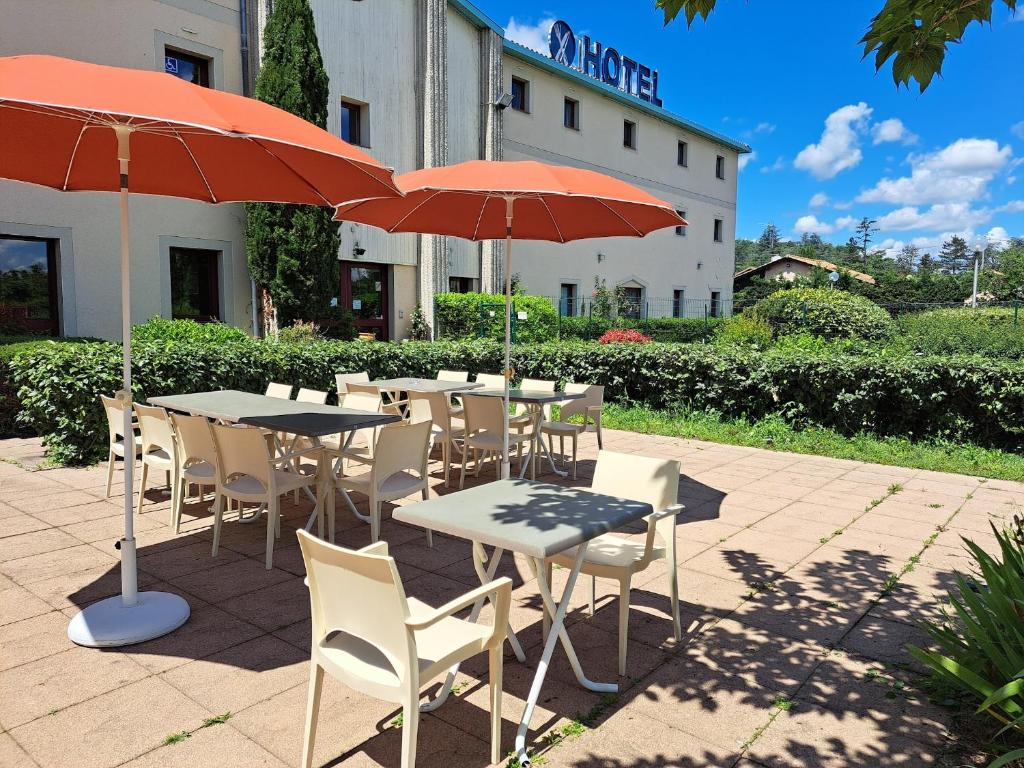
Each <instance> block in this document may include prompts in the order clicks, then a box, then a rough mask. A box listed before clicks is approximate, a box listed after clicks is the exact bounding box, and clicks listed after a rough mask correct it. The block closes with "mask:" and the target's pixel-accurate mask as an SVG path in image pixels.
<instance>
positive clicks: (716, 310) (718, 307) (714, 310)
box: [711, 291, 722, 317]
mask: <svg viewBox="0 0 1024 768" xmlns="http://www.w3.org/2000/svg"><path fill="white" fill-rule="evenodd" d="M711 316H712V317H721V316H722V293H721V292H720V291H712V292H711Z"/></svg>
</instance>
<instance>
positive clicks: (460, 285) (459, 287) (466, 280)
mask: <svg viewBox="0 0 1024 768" xmlns="http://www.w3.org/2000/svg"><path fill="white" fill-rule="evenodd" d="M448 291H449V292H450V293H472V292H473V278H472V277H449V278H448Z"/></svg>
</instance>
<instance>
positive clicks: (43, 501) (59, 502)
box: [7, 485, 111, 524]
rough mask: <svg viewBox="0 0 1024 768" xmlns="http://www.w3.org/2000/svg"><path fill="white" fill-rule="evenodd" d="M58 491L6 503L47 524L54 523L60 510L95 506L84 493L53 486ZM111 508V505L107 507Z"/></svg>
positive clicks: (93, 500)
mask: <svg viewBox="0 0 1024 768" xmlns="http://www.w3.org/2000/svg"><path fill="white" fill-rule="evenodd" d="M55 487H56V488H58V489H59V490H57V492H56V493H39V492H37V491H32V492H30V493H27V494H25V495H23V496H14V497H13V498H8V499H7V503H8V504H10V505H11V506H12V507H17V508H18V509H20V510H21V511H22V512H27V513H29V514H30V515H35V516H36V517H38V518H40V519H41V520H45V521H46V522H48V523H54V524H56V523H55V520H56V517H55V516H56V514H57V513H58V512H60V511H61V510H65V509H72V508H74V507H80V506H83V505H85V506H93V505H95V504H96V497H95V496H93V495H92V494H89V493H85V492H84V491H69V490H68V489H67V487H66V486H63V485H60V486H55ZM107 506H111V505H109V504H108V505H107Z"/></svg>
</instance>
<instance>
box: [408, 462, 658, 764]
mask: <svg viewBox="0 0 1024 768" xmlns="http://www.w3.org/2000/svg"><path fill="white" fill-rule="evenodd" d="M652 512H653V509H652V508H651V505H650V504H644V503H641V502H638V501H631V500H628V499H620V498H616V497H614V496H605V495H604V494H599V493H593V492H591V491H588V490H586V489H583V488H563V487H562V486H558V485H548V484H545V483H536V482H531V481H529V480H514V479H513V480H498V481H496V482H493V483H486V484H484V485H479V486H476V487H474V488H470V489H467V490H465V491H459V492H458V493H450V494H447V495H445V496H440V497H438V498H434V499H430V500H429V501H420V502H415V503H413V504H407V505H404V506H402V507H399V508H398V509H396V510H395V511H394V513H393V518H394V519H395V520H398V521H399V522H402V523H406V524H408V525H416V526H420V527H423V528H429V529H432V530H434V531H439V532H441V533H447V534H449V535H451V536H457V537H459V538H463V539H468V540H470V541H472V542H473V562H474V567H475V568H476V572H477V576H478V577H479V578H480V581H481V583H486V582H487V581H490V580H491V579H492V578H493V577H494V574H495V573H496V572H497V569H498V563H499V562H500V560H501V557H502V555H503V554H504V553H505V551H506V550H507V551H510V552H518V553H520V554H522V555H524V556H525V557H526V558H527V562H528V563H529V566H530V570H531V571H532V572H533V574H534V576H535V577H536V579H537V588H538V590H539V591H540V594H541V598H542V601H543V605H544V610H545V611H546V612H547V613H548V615H549V616H550V617H551V621H552V623H551V630H550V632H549V634H548V637H547V640H546V642H545V643H544V650H543V652H542V654H541V659H540V663H539V664H538V665H537V673H536V675H535V676H534V679H533V683H532V684H531V686H530V693H529V696H528V697H527V700H526V709H525V710H524V711H523V717H522V720H521V721H520V722H519V729H518V731H517V732H516V744H515V748H516V757H517V758H518V760H519V763H520V765H524V766H525V765H529V759H528V756H527V754H526V734H527V731H528V730H529V726H530V719H531V717H532V716H533V710H534V707H535V706H536V704H537V699H538V697H539V696H540V690H541V687H542V686H543V684H544V677H545V675H546V674H547V669H548V665H549V664H550V663H551V655H552V653H554V650H555V643H556V642H558V641H561V643H562V647H563V648H564V649H565V654H566V656H567V657H568V658H569V663H570V665H572V670H573V673H574V674H575V675H576V679H577V680H578V681H579V683H580V685H582V686H583V687H584V688H587V689H588V690H591V691H596V692H599V693H616V692H618V684H616V683H595V682H593V681H592V680H590V679H588V678H587V676H586V675H585V674H584V672H583V668H582V666H581V665H580V661H579V658H578V657H577V656H576V651H575V650H574V649H573V646H572V642H571V641H570V640H569V635H568V633H567V631H566V629H565V614H566V611H567V610H568V607H569V602H570V597H571V595H572V590H573V587H574V586H575V584H576V578H577V577H578V576H579V573H580V567H581V566H582V564H583V559H584V556H585V554H586V551H587V544H588V543H589V542H590V541H591V540H592V539H594V538H596V537H598V536H600V535H601V534H603V533H607V532H608V531H612V530H616V529H618V528H622V527H623V526H626V525H629V524H630V523H632V522H635V521H637V520H639V519H641V518H643V517H646V516H647V515H649V514H651V513H652ZM485 546H490V547H493V551H492V552H491V555H490V558H489V563H488V558H487V556H486V551H485V549H484V547H485ZM572 548H575V549H576V558H575V562H574V563H573V566H572V569H571V570H570V571H569V579H568V581H567V582H566V585H565V590H564V591H563V592H562V596H561V599H560V600H559V601H558V602H556V601H555V599H554V597H553V596H552V594H551V585H549V584H548V583H547V577H546V569H545V567H544V561H545V560H546V559H547V558H548V557H551V556H552V555H555V554H557V553H559V552H564V551H565V550H567V549H572ZM485 563H487V567H486V568H485V567H484V564H485ZM482 606H483V601H482V600H481V601H479V602H478V603H477V604H476V605H474V606H473V610H472V613H471V614H470V620H471V621H476V619H477V617H478V616H479V614H480V609H481V608H482ZM508 632H509V641H510V643H511V644H512V647H513V649H514V650H515V651H516V656H517V657H519V659H520V661H523V660H525V655H523V653H522V648H521V647H520V646H519V643H518V640H517V639H516V636H515V633H514V632H513V631H512V629H511V628H509V630H508ZM457 671H458V667H457V666H455V667H453V668H452V669H451V670H449V672H448V677H447V678H446V679H445V682H444V685H443V686H442V688H441V691H440V693H438V695H437V698H435V699H434V700H433V701H430V702H428V703H427V704H424V705H423V709H424V710H431V709H436V708H437V707H438V706H440V705H441V704H442V703H443V702H444V700H445V699H446V698H447V696H448V694H449V692H450V691H451V686H452V683H453V682H454V680H455V674H456V672H457Z"/></svg>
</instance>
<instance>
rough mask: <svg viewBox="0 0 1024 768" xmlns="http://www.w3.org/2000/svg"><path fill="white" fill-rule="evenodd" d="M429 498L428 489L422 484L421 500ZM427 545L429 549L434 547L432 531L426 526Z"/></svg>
mask: <svg viewBox="0 0 1024 768" xmlns="http://www.w3.org/2000/svg"><path fill="white" fill-rule="evenodd" d="M429 498H430V489H429V488H427V486H426V485H424V486H423V500H424V501H426V500H427V499H429ZM427 546H428V547H430V548H431V549H433V548H434V532H433V531H432V530H430V529H429V528H427Z"/></svg>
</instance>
